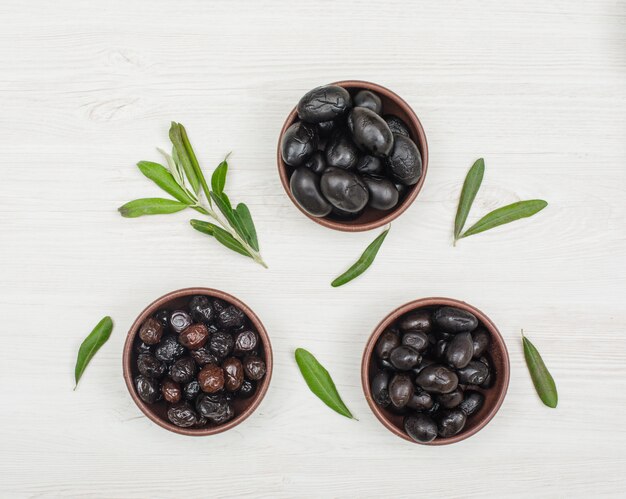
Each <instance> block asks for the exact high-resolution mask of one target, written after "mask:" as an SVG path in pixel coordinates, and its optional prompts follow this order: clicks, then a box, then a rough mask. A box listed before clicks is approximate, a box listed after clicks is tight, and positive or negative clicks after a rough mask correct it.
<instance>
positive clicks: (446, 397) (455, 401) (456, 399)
mask: <svg viewBox="0 0 626 499" xmlns="http://www.w3.org/2000/svg"><path fill="white" fill-rule="evenodd" d="M437 402H439V405H441V407H445V408H446V409H453V408H455V407H457V406H458V405H459V404H460V403H461V402H463V390H461V389H460V388H458V387H457V389H456V390H453V391H451V392H450V393H442V394H441V395H439V396H438V397H437Z"/></svg>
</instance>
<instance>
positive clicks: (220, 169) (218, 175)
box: [211, 156, 228, 194]
mask: <svg viewBox="0 0 626 499" xmlns="http://www.w3.org/2000/svg"><path fill="white" fill-rule="evenodd" d="M227 158H228V156H226V158H224V161H222V162H221V163H220V164H219V165H217V168H216V169H215V171H214V172H213V175H212V176H211V189H212V190H213V192H215V193H216V194H222V193H223V192H224V187H225V186H226V174H227V173H228V162H227V161H226V159H227Z"/></svg>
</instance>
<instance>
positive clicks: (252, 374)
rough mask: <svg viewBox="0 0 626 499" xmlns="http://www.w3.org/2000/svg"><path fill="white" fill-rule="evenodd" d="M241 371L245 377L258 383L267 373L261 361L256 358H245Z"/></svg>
mask: <svg viewBox="0 0 626 499" xmlns="http://www.w3.org/2000/svg"><path fill="white" fill-rule="evenodd" d="M243 369H244V372H245V374H246V376H247V377H248V378H249V379H251V380H253V381H259V380H260V379H261V378H263V376H265V373H266V372H267V367H266V366H265V362H264V361H263V359H261V358H260V357H256V356H250V357H246V358H245V359H244V361H243Z"/></svg>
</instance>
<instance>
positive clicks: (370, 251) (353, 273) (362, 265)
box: [330, 226, 391, 288]
mask: <svg viewBox="0 0 626 499" xmlns="http://www.w3.org/2000/svg"><path fill="white" fill-rule="evenodd" d="M390 228H391V226H389V227H387V228H386V229H385V230H384V231H383V232H382V233H381V234H380V235H379V236H378V237H377V238H376V239H374V240H373V241H372V242H371V243H370V244H369V246H368V247H367V248H365V251H363V254H361V256H360V257H359V259H358V260H357V261H356V262H355V263H354V264H353V265H352V267H350V268H349V269H348V270H346V271H345V272H344V273H343V274H341V275H340V276H339V277H337V278H336V279H335V280H334V281H333V282H331V283H330V285H331V286H332V287H333V288H337V287H339V286H343V285H344V284H346V283H348V282H350V281H351V280H352V279H355V278H357V277H359V276H360V275H361V274H362V273H363V272H365V271H366V270H367V269H368V268H369V267H370V265H372V263H374V259H375V258H376V255H377V254H378V250H379V249H380V247H381V246H382V244H383V241H384V240H385V238H386V237H387V234H388V233H389V229H390Z"/></svg>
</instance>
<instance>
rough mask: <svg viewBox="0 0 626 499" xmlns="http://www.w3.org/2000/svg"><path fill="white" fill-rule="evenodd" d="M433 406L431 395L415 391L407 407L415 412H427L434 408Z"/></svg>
mask: <svg viewBox="0 0 626 499" xmlns="http://www.w3.org/2000/svg"><path fill="white" fill-rule="evenodd" d="M433 404H434V402H433V398H432V396H431V395H430V393H428V392H423V391H419V390H415V391H414V393H413V396H412V397H411V398H410V399H409V401H408V402H407V403H406V406H407V407H408V408H409V409H412V410H414V411H427V410H429V409H431V408H432V406H433Z"/></svg>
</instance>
